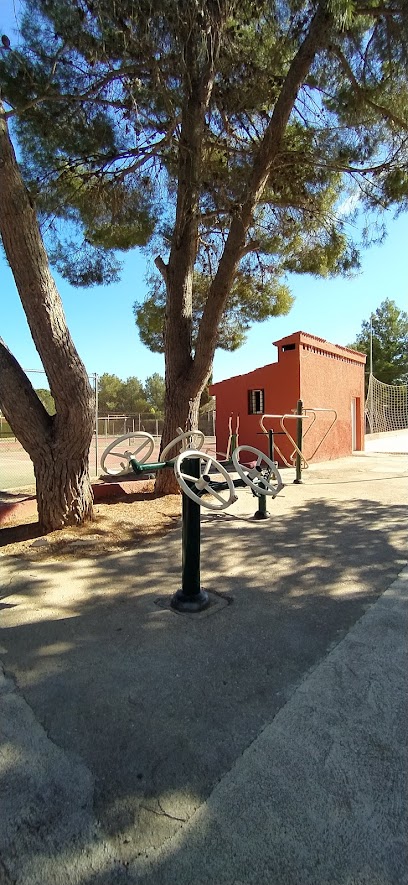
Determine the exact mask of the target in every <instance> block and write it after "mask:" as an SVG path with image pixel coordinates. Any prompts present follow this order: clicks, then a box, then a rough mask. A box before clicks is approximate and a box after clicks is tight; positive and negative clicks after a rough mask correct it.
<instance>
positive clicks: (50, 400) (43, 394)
mask: <svg viewBox="0 0 408 885" xmlns="http://www.w3.org/2000/svg"><path fill="white" fill-rule="evenodd" d="M35 392H36V394H37V396H38V398H39V399H40V400H41V402H42V404H43V406H45V408H46V409H47V412H48V414H49V415H55V402H54V397H53V396H52V394H51V393H50V391H49V390H47V388H45V387H39V388H38V390H36V391H35Z"/></svg>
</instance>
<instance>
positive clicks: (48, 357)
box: [0, 102, 94, 531]
mask: <svg viewBox="0 0 408 885" xmlns="http://www.w3.org/2000/svg"><path fill="white" fill-rule="evenodd" d="M0 192H1V195H2V199H1V204H0V234H1V238H2V241H3V245H4V249H5V252H6V256H7V260H8V262H9V264H10V267H11V270H12V272H13V276H14V279H15V282H16V286H17V289H18V293H19V296H20V300H21V303H22V306H23V308H24V311H25V314H26V317H27V322H28V325H29V327H30V331H31V334H32V337H33V341H34V344H35V346H36V348H37V350H38V353H39V355H40V357H41V360H42V363H43V366H44V369H45V372H46V375H47V378H48V382H49V385H50V390H51V394H52V396H53V397H54V401H55V406H56V415H54V416H53V417H51V416H50V415H48V413H47V411H46V410H45V409H44V407H43V405H42V403H41V402H40V400H39V399H38V397H37V394H36V393H35V391H34V389H33V387H32V385H31V383H30V381H29V379H28V378H27V376H26V375H25V373H24V372H23V370H22V368H21V366H20V365H19V364H18V362H17V360H15V358H14V357H13V356H12V354H11V353H10V351H9V350H8V348H7V347H6V345H5V344H4V342H3V341H1V339H0V406H1V408H2V411H3V412H4V415H5V416H6V418H7V420H8V422H9V424H10V426H11V427H12V429H13V431H14V433H15V435H16V437H17V439H18V440H19V441H20V442H21V444H22V445H23V446H24V448H25V449H26V451H27V452H28V453H29V455H30V457H31V460H32V461H33V464H34V472H35V476H36V480H37V483H38V488H37V492H38V511H39V519H40V524H41V528H42V529H43V530H45V531H51V530H52V529H56V528H61V526H63V525H72V524H78V523H81V522H83V521H84V520H86V519H91V518H92V504H93V497H92V489H91V485H90V480H89V467H88V455H89V447H90V442H91V439H92V433H93V421H94V403H93V392H92V389H91V386H90V384H89V380H88V376H87V373H86V370H85V367H84V365H83V363H82V362H81V360H80V358H79V356H78V353H77V351H76V349H75V346H74V343H73V341H72V339H71V336H70V334H69V330H68V328H67V324H66V320H65V316H64V310H63V307H62V303H61V299H60V296H59V294H58V291H57V288H56V285H55V282H54V279H53V277H52V275H51V272H50V268H49V264H48V258H47V253H46V251H45V248H44V244H43V241H42V237H41V234H40V230H39V227H38V221H37V216H36V212H35V208H34V206H33V204H32V201H31V197H30V194H29V193H28V191H27V189H26V187H25V185H24V182H23V180H22V177H21V174H20V170H19V167H18V164H17V161H16V158H15V154H14V150H13V146H12V144H11V141H10V138H9V134H8V129H7V122H6V115H5V113H4V109H3V107H2V105H1V102H0Z"/></svg>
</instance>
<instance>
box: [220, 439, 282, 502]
mask: <svg viewBox="0 0 408 885" xmlns="http://www.w3.org/2000/svg"><path fill="white" fill-rule="evenodd" d="M240 452H251V454H253V455H256V456H257V462H256V465H255V467H245V466H244V465H243V464H240V462H239V454H240ZM232 461H233V464H234V467H235V470H236V471H237V473H239V475H240V477H241V479H243V480H244V482H246V483H247V485H249V486H250V487H251V489H253V491H254V492H256V494H257V495H272V497H273V498H275V497H276V495H277V494H278V492H280V491H281V489H283V482H282V480H281V477H280V473H279V470H278V468H277V467H276V464H274V462H273V461H271V459H270V458H268V457H267V455H264V453H263V452H261V451H260V449H255V448H254V446H238V448H237V449H235V451H234V452H233V453H232ZM271 476H273V477H274V479H276V480H277V484H276V485H273V484H272V483H271V482H270V478H271Z"/></svg>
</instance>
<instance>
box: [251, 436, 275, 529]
mask: <svg viewBox="0 0 408 885" xmlns="http://www.w3.org/2000/svg"><path fill="white" fill-rule="evenodd" d="M268 447H269V457H270V459H271V461H273V430H268ZM270 515H271V514H270V513H269V511H268V510H267V509H266V495H258V510H256V511H255V513H254V519H269V517H270Z"/></svg>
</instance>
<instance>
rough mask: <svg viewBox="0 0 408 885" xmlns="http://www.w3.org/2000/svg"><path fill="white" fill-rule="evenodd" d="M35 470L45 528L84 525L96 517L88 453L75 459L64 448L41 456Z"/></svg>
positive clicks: (39, 504) (41, 519)
mask: <svg viewBox="0 0 408 885" xmlns="http://www.w3.org/2000/svg"><path fill="white" fill-rule="evenodd" d="M46 454H48V453H46ZM34 473H35V479H36V485H37V507H38V519H39V522H40V524H41V525H42V526H43V527H44V528H45V529H47V528H48V527H49V528H50V529H56V528H62V527H63V526H64V525H81V524H82V523H84V522H86V520H90V519H92V502H93V496H92V488H91V484H90V480H89V470H88V456H87V455H86V456H85V457H82V458H76V459H73V458H69V457H67V456H66V454H65V452H61V453H60V454H59V456H57V457H55V458H54V459H52V458H50V457H47V456H46V457H41V458H39V457H38V458H37V459H36V461H35V463H34Z"/></svg>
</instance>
